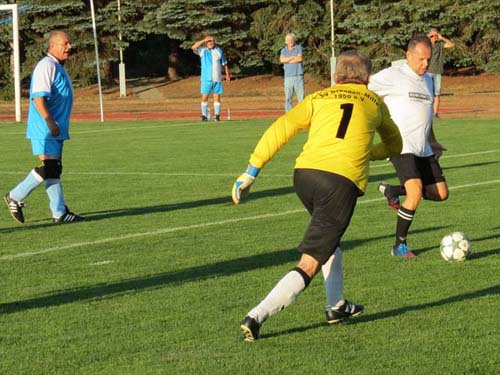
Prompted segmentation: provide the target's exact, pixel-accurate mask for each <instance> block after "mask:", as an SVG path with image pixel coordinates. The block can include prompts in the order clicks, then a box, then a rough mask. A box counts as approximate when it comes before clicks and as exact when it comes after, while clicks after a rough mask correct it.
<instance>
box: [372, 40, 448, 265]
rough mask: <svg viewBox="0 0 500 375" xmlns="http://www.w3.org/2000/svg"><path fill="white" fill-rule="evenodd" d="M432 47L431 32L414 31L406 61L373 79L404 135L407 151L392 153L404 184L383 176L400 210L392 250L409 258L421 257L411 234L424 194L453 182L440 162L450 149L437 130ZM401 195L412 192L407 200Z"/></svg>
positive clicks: (441, 192) (440, 197) (443, 190)
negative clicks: (409, 237) (409, 238)
mask: <svg viewBox="0 0 500 375" xmlns="http://www.w3.org/2000/svg"><path fill="white" fill-rule="evenodd" d="M431 51H432V44H431V41H430V40H429V38H428V37H427V36H426V35H417V36H414V37H413V38H412V39H411V40H410V42H409V43H408V48H407V51H406V63H405V64H402V65H398V66H391V67H390V68H387V69H384V70H382V71H380V72H378V73H377V74H374V75H373V76H371V77H370V83H369V85H368V88H369V89H370V90H372V91H375V92H376V93H377V94H379V95H380V96H382V97H383V98H384V101H385V103H386V104H387V106H388V107H389V111H390V113H391V117H392V119H393V120H394V122H395V123H396V125H397V126H398V128H399V131H400V132H401V136H402V138H403V150H402V151H401V154H400V155H398V156H395V157H391V158H390V160H391V162H392V163H393V165H394V167H395V169H396V174H397V176H398V177H399V181H400V183H401V185H399V186H394V185H389V184H387V183H385V182H382V183H380V184H379V187H378V189H379V191H380V192H381V193H383V194H384V195H385V197H386V198H387V200H388V202H389V205H390V206H391V208H392V209H394V210H397V214H398V217H397V224H396V241H395V244H394V246H393V248H392V255H394V256H400V257H405V258H413V257H415V253H413V252H412V251H411V250H409V249H408V245H407V243H406V237H407V235H408V231H409V230H410V225H411V223H412V221H413V217H414V215H415V211H416V210H417V208H418V205H419V203H420V201H421V199H422V198H424V199H429V200H433V201H444V200H445V199H447V198H448V186H447V184H446V180H445V178H444V175H443V171H442V170H441V167H440V166H439V163H438V159H439V157H440V156H441V153H442V151H443V150H444V149H443V147H442V146H441V145H440V144H439V143H438V142H437V141H436V138H435V136H434V132H433V130H432V118H433V108H432V106H433V100H434V95H433V92H434V91H433V83H432V79H431V77H430V76H429V74H427V73H426V72H427V68H428V67H429V60H430V58H431ZM400 195H406V198H405V200H404V202H403V203H402V204H400V202H399V196H400Z"/></svg>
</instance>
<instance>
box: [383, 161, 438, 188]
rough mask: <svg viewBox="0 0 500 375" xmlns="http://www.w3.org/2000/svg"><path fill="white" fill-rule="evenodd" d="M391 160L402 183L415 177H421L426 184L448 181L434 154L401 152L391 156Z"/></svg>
mask: <svg viewBox="0 0 500 375" xmlns="http://www.w3.org/2000/svg"><path fill="white" fill-rule="evenodd" d="M390 160H391V162H392V164H393V165H394V168H395V169H396V174H397V176H398V178H399V182H400V183H401V184H402V185H404V183H405V182H406V181H408V180H411V179H414V178H419V179H421V180H422V184H423V185H424V186H425V185H433V184H435V183H437V182H444V181H446V180H445V178H444V175H443V170H442V169H441V167H440V166H439V163H438V161H437V160H436V158H435V157H434V156H433V155H432V156H426V157H419V156H415V155H413V154H401V155H397V156H393V157H391V159H390Z"/></svg>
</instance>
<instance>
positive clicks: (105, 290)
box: [0, 228, 442, 313]
mask: <svg viewBox="0 0 500 375" xmlns="http://www.w3.org/2000/svg"><path fill="white" fill-rule="evenodd" d="M441 229H442V228H428V229H420V230H418V232H426V231H434V230H441ZM416 232H417V231H416ZM388 237H392V234H390V235H380V236H377V237H370V238H367V239H355V240H350V241H343V242H342V247H343V248H344V250H349V249H355V248H357V247H360V246H362V245H363V244H365V243H368V242H370V241H376V240H381V239H385V238H388ZM298 260H299V253H298V252H297V250H296V249H288V250H280V251H276V252H272V253H265V254H258V255H252V256H248V257H242V258H237V259H231V260H225V261H221V262H216V263H213V264H209V265H203V266H198V267H190V268H187V269H183V270H179V271H175V272H168V273H162V274H159V275H153V276H147V277H142V278H136V279H129V280H124V281H119V282H115V283H109V284H102V285H95V286H91V287H83V288H77V289H71V290H66V291H62V292H58V293H54V294H51V295H48V296H43V297H36V298H32V299H28V300H25V301H18V302H11V303H4V304H0V313H15V312H18V311H23V310H29V309H36V308H42V307H49V306H58V305H63V304H67V303H73V302H78V301H85V300H95V299H99V298H106V297H116V296H120V295H123V294H126V293H131V292H133V293H135V292H137V291H141V290H145V289H155V288H162V287H166V286H168V285H176V284H181V283H186V282H191V281H200V280H204V279H209V278H213V277H221V276H228V275H233V274H237V273H241V272H248V271H252V270H255V269H260V268H267V267H274V266H278V265H282V264H285V263H289V262H298ZM276 277H277V278H276V281H278V277H279V275H277V276H276Z"/></svg>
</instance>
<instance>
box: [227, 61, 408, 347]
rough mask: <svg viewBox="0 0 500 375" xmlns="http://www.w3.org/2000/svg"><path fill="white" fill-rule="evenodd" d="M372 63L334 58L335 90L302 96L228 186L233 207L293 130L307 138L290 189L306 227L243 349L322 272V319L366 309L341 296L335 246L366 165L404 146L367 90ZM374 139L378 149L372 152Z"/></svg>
mask: <svg viewBox="0 0 500 375" xmlns="http://www.w3.org/2000/svg"><path fill="white" fill-rule="evenodd" d="M370 73H371V62H370V60H369V59H368V58H367V57H365V56H364V55H363V54H361V53H360V52H358V51H347V52H344V53H342V54H340V55H339V56H338V58H337V66H336V72H335V75H334V78H335V82H336V84H335V85H334V86H332V87H329V88H327V89H324V90H322V91H318V92H315V93H313V94H311V95H309V96H307V97H306V98H305V99H304V100H303V101H302V102H300V103H299V104H298V105H297V106H295V107H294V108H293V109H292V110H291V111H289V112H287V113H286V114H285V115H283V116H281V117H280V118H279V119H278V120H276V121H275V122H274V123H273V124H272V125H271V126H270V127H269V128H268V129H267V131H266V132H265V133H264V135H263V136H262V137H261V139H260V141H259V142H258V143H257V146H256V147H255V150H254V152H253V153H252V155H251V156H250V163H249V165H248V168H247V170H246V171H245V172H244V173H243V174H242V175H241V176H239V177H238V179H237V180H236V182H235V183H234V185H233V190H232V199H233V202H234V203H235V204H239V203H240V200H241V199H242V197H244V196H245V195H246V194H248V192H249V189H250V186H251V184H252V183H253V182H254V181H255V178H256V177H257V175H258V174H259V172H260V170H261V169H262V168H263V167H264V165H265V164H266V163H267V162H268V161H270V160H271V159H272V157H273V156H274V155H275V154H276V153H277V152H278V151H279V149H280V148H281V147H282V146H283V145H285V144H286V143H287V142H288V141H290V139H291V138H293V137H294V136H295V135H296V134H297V132H298V131H299V130H308V131H309V136H308V139H307V142H306V143H305V145H304V148H303V150H302V152H301V154H300V155H299V157H298V158H297V160H296V163H295V171H294V178H293V183H294V187H295V191H296V193H297V195H298V196H299V198H300V200H301V201H302V203H303V204H304V206H305V207H306V208H307V210H308V211H309V213H310V214H311V221H310V223H309V226H308V228H307V230H306V233H305V234H304V238H303V240H302V242H301V243H300V245H299V248H298V250H299V252H300V253H302V255H301V258H300V261H299V263H298V264H297V266H296V267H295V268H294V269H293V270H291V271H290V272H288V273H287V274H286V275H285V276H284V277H283V278H282V279H281V280H280V281H279V282H278V283H277V284H276V286H275V287H274V288H273V289H272V290H271V292H270V293H269V294H268V295H267V296H266V297H265V298H264V299H263V300H262V301H261V302H260V303H259V304H258V305H257V306H256V307H254V308H253V309H251V310H250V311H249V312H248V314H247V315H246V317H245V318H244V319H243V321H242V322H241V325H240V328H241V331H242V333H243V338H244V339H245V340H246V341H253V340H255V339H257V338H258V337H259V331H260V328H261V325H262V324H263V323H264V322H265V321H266V320H267V319H268V318H269V317H270V316H271V315H273V314H275V313H277V312H278V311H281V310H282V309H284V308H285V307H287V306H288V305H290V304H291V303H292V302H293V301H294V300H295V299H296V298H297V297H298V296H299V294H300V293H302V291H304V289H305V288H306V287H307V286H308V285H309V283H310V281H311V279H312V278H313V277H314V276H315V275H316V274H317V273H318V272H319V270H321V271H322V272H323V277H324V280H325V286H326V318H327V321H328V323H337V322H340V321H342V320H344V319H347V318H349V317H352V316H355V315H358V314H360V313H361V312H362V311H363V309H364V307H363V306H362V305H359V304H355V303H352V302H350V301H348V300H346V299H344V296H343V273H342V251H341V249H340V247H339V245H340V239H341V237H342V235H343V234H344V232H345V230H346V229H347V226H348V225H349V222H350V220H351V217H352V214H353V211H354V207H355V205H356V201H357V198H358V196H361V195H363V194H364V191H365V188H366V185H367V182H368V164H369V161H370V160H379V159H385V158H387V157H389V156H391V155H397V154H399V153H400V152H401V148H402V140H401V135H400V133H399V130H398V128H397V126H396V125H395V124H394V122H393V121H392V120H391V118H390V116H389V111H388V109H387V107H386V105H385V104H384V103H383V102H382V100H381V99H380V98H379V96H378V95H377V94H375V93H374V92H372V91H370V90H368V88H367V87H366V85H367V84H368V78H369V76H370ZM375 132H377V133H378V134H379V135H380V138H381V140H382V142H381V143H378V144H376V145H374V144H373V138H374V136H375Z"/></svg>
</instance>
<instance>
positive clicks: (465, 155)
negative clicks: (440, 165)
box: [370, 150, 500, 169]
mask: <svg viewBox="0 0 500 375" xmlns="http://www.w3.org/2000/svg"><path fill="white" fill-rule="evenodd" d="M495 152H500V150H487V151H478V152H469V153H467V154H453V155H443V156H442V157H441V159H451V158H465V157H469V156H476V155H484V154H492V153H495ZM441 159H439V160H441ZM385 167H392V163H391V162H389V161H387V163H384V164H378V165H373V166H370V169H373V168H385Z"/></svg>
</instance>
